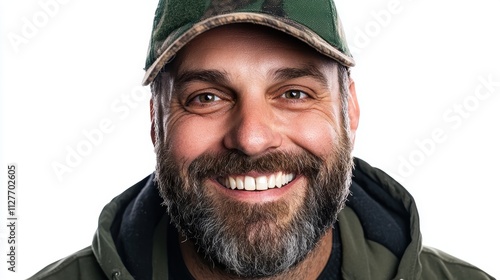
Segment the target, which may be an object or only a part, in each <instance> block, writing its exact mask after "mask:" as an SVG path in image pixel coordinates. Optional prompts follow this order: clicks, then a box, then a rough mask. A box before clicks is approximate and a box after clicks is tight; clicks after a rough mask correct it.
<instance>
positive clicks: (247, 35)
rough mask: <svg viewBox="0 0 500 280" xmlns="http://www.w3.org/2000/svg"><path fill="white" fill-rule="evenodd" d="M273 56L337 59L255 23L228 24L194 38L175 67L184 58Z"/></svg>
mask: <svg viewBox="0 0 500 280" xmlns="http://www.w3.org/2000/svg"><path fill="white" fill-rule="evenodd" d="M236 55H239V56H244V55H248V56H253V57H254V58H255V59H258V58H259V57H264V56H265V55H271V56H272V55H275V56H281V57H284V58H290V59H292V60H297V61H300V60H311V61H315V62H319V63H324V64H334V65H336V64H337V63H336V61H334V60H333V59H331V58H329V57H326V56H324V55H322V54H320V53H319V52H317V51H316V50H315V49H313V48H312V47H310V46H308V45H307V44H305V43H304V42H302V41H300V40H298V39H296V38H294V37H292V36H290V35H288V34H285V33H283V32H281V31H277V30H275V29H272V28H269V27H265V26H261V25H255V24H244V23H243V24H231V25H226V26H220V27H217V28H214V29H211V30H209V31H207V32H205V33H203V34H201V35H199V36H198V37H196V38H194V39H193V40H192V41H191V42H189V43H188V44H187V45H186V46H184V47H183V48H182V49H181V50H180V51H179V53H178V54H177V56H176V59H175V61H176V63H175V64H177V66H179V65H180V64H184V63H185V62H186V61H191V62H195V63H196V64H198V65H199V63H200V62H202V61H200V59H202V60H203V59H208V60H213V59H214V56H216V57H218V58H221V59H222V58H228V59H231V57H232V56H236Z"/></svg>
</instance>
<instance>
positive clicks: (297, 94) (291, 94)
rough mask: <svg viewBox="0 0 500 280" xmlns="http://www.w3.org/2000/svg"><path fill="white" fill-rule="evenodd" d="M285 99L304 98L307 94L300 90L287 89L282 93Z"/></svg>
mask: <svg viewBox="0 0 500 280" xmlns="http://www.w3.org/2000/svg"><path fill="white" fill-rule="evenodd" d="M282 96H283V97H284V98H286V99H304V98H307V97H309V95H308V94H307V93H305V92H303V91H301V90H288V91H286V92H285V93H283V95H282Z"/></svg>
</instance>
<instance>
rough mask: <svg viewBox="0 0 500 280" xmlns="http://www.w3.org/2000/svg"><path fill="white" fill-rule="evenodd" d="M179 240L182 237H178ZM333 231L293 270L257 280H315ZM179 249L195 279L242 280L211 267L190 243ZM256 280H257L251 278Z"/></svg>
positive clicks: (328, 250)
mask: <svg viewBox="0 0 500 280" xmlns="http://www.w3.org/2000/svg"><path fill="white" fill-rule="evenodd" d="M179 239H180V240H181V239H183V237H181V236H179ZM332 242H333V230H332V229H329V230H328V231H327V232H326V233H325V235H323V237H321V239H320V240H319V242H318V244H316V246H315V247H314V249H313V250H312V251H311V252H309V254H308V255H307V257H306V258H305V259H304V260H303V261H301V262H300V263H298V264H297V265H296V266H294V267H293V268H291V269H289V270H287V271H285V272H284V273H282V274H280V275H275V276H271V277H267V278H258V279H265V280H275V279H276V280H277V279H305V280H308V279H311V280H312V279H317V278H318V276H319V275H320V274H321V272H322V271H323V269H324V268H325V266H326V264H327V262H328V259H329V258H330V254H331V251H332ZM180 248H181V253H182V258H183V259H184V263H185V264H186V267H187V268H188V270H189V272H190V273H191V275H192V276H193V277H194V278H195V279H220V280H223V279H244V278H241V277H238V276H236V275H232V274H229V273H227V272H226V271H224V270H222V269H219V268H217V267H213V265H211V264H210V263H208V262H207V261H206V260H205V259H204V258H203V257H202V256H200V255H199V254H198V253H197V250H196V248H195V246H194V244H193V243H192V242H191V241H190V240H187V241H185V242H184V241H182V242H180ZM252 279H257V278H252Z"/></svg>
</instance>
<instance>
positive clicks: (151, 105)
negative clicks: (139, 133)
mask: <svg viewBox="0 0 500 280" xmlns="http://www.w3.org/2000/svg"><path fill="white" fill-rule="evenodd" d="M149 117H150V119H151V142H153V146H156V129H155V109H154V103H153V98H151V99H150V100H149Z"/></svg>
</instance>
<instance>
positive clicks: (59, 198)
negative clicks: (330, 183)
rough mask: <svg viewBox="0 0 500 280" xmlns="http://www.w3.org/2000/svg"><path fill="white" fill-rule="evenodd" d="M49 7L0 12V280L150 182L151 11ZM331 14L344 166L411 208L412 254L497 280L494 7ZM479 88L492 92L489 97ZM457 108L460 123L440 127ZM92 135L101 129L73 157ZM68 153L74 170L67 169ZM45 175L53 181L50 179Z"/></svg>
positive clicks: (128, 6)
mask: <svg viewBox="0 0 500 280" xmlns="http://www.w3.org/2000/svg"><path fill="white" fill-rule="evenodd" d="M54 1H55V0H53V1H52V2H53V3H57V9H56V8H55V7H56V6H52V7H51V9H50V10H49V12H47V11H46V10H44V9H43V8H42V6H43V5H41V4H40V3H47V2H51V1H49V0H39V1H32V0H30V1H27V0H25V1H14V0H1V1H0V5H1V6H0V28H1V33H0V39H1V41H0V42H1V46H0V52H1V57H0V67H1V68H0V92H1V99H0V104H1V153H0V155H1V165H0V166H1V168H2V171H1V172H0V175H1V177H0V179H1V181H0V182H1V186H2V189H1V191H0V199H1V200H0V201H1V204H0V205H1V210H0V213H1V215H0V217H1V221H2V222H1V225H2V226H0V234H1V235H0V237H1V240H0V241H1V243H0V252H1V257H0V264H1V265H0V278H1V279H24V278H26V277H28V276H30V275H32V274H33V273H35V272H36V271H38V270H39V269H41V268H43V267H44V266H45V265H47V264H49V263H50V262H52V261H55V260H57V259H59V258H62V257H64V256H66V255H68V254H70V253H72V252H74V251H76V250H78V249H80V248H83V247H85V246H88V245H89V244H90V243H91V241H92V237H93V233H94V230H95V228H96V225H97V217H98V215H99V213H100V210H101V208H102V207H103V206H104V205H105V204H106V203H107V202H108V201H109V200H110V199H112V198H113V197H114V196H115V195H117V194H119V193H120V192H122V191H123V190H125V189H126V188H127V187H129V186H131V185H132V184H134V183H135V182H137V181H139V180H140V179H142V178H143V177H145V176H146V175H148V174H149V173H150V172H152V171H153V168H154V161H155V159H154V153H153V147H152V145H151V142H150V137H149V109H148V104H149V94H148V93H147V92H148V91H149V89H148V88H141V87H140V84H141V80H142V76H143V70H142V68H143V64H144V60H145V56H146V50H147V43H148V39H149V34H150V28H151V26H152V20H153V14H154V11H155V8H156V0H147V1H119V0H108V1H78V0H65V1H62V0H60V1H59V2H54ZM336 2H337V6H338V9H339V11H340V14H341V18H342V21H343V23H344V26H345V29H346V33H347V37H348V40H349V42H350V44H351V48H352V49H353V52H354V54H355V58H356V61H357V66H356V67H355V68H354V69H353V77H354V79H355V80H356V82H357V91H358V97H359V102H360V106H361V115H362V116H361V123H360V128H359V131H358V135H357V143H356V148H355V152H354V154H355V156H358V157H361V158H363V159H364V160H366V161H368V162H369V163H370V164H371V165H373V166H377V167H379V168H381V169H383V170H384V171H386V172H387V173H389V174H390V175H391V176H393V177H394V178H396V179H397V180H399V181H400V182H401V183H402V184H403V185H404V186H405V187H406V188H407V189H408V190H409V191H410V192H411V193H412V194H413V195H414V197H415V199H416V201H417V206H418V207H419V209H420V217H421V226H422V233H423V236H424V237H423V241H424V244H426V245H430V246H433V247H437V248H439V249H442V250H444V251H446V252H448V253H450V254H453V255H455V256H457V257H460V258H462V259H465V260H467V261H469V262H471V263H473V264H475V265H477V266H479V267H481V268H483V269H484V270H486V271H487V272H489V273H490V274H492V275H493V276H496V277H499V276H500V269H499V266H498V264H499V263H500V257H499V252H500V241H499V238H498V236H500V229H499V227H498V224H499V214H500V206H499V205H500V203H498V194H499V186H500V183H499V181H498V173H497V172H499V167H500V165H499V164H498V161H499V158H500V148H499V144H498V143H500V135H499V120H500V110H499V108H500V85H499V83H500V64H499V62H500V55H499V50H500V40H499V36H498V27H499V26H500V17H498V11H499V10H500V4H499V3H498V1H496V0H478V1H474V2H471V1H452V0H443V1H431V0H413V1H412V0H370V1H368V0H337V1H336ZM437 2H439V3H437ZM44 15H45V16H44ZM31 24H33V26H30V25H31ZM481 79H484V80H488V79H489V80H491V81H494V83H496V85H495V86H493V87H490V92H488V91H486V90H485V88H481V87H482V83H481ZM496 81H498V82H496ZM476 89H479V91H478V92H479V93H482V94H483V95H480V97H481V100H480V99H478V97H476V96H475V95H474V93H475V92H476ZM464 104H465V105H466V106H465V109H464V110H465V112H464V115H459V114H458V113H457V111H454V110H457V109H456V108H459V107H457V106H463V105H464ZM444 115H446V116H447V117H448V118H445V117H444ZM103 121H104V122H108V124H107V126H110V127H111V128H109V127H107V128H106V127H105V129H104V130H105V131H104V132H101V133H102V137H101V138H99V137H98V138H95V141H94V144H91V145H90V146H89V145H87V146H85V145H86V143H87V144H88V143H89V142H88V140H86V139H87V138H86V136H85V133H87V134H88V133H92V132H95V130H96V129H99V128H100V125H101V122H103ZM105 126H106V125H105ZM436 130H438V131H441V136H440V137H438V138H437V140H432V141H433V142H432V143H433V144H431V143H430V141H431V140H428V139H431V138H432V135H433V134H434V133H435V131H436ZM426 139H427V140H426ZM86 141H87V142H86ZM418 143H420V145H419V144H418ZM422 143H424V144H422ZM82 145H83V146H82ZM78 147H79V148H80V150H81V151H84V153H85V155H84V156H82V157H81V158H80V159H79V160H76V158H75V157H74V155H72V156H73V157H71V156H70V155H71V152H70V151H72V150H73V151H74V150H77V148H78ZM82 149H83V150H82ZM68 159H70V163H71V165H72V166H69V164H68V162H67V160H68ZM405 161H408V163H406V165H405V166H403V165H402V164H403V162H405ZM10 163H16V164H17V167H18V188H17V202H18V204H17V205H16V206H17V208H16V210H17V217H18V219H19V220H18V228H17V230H18V231H17V242H18V251H17V254H18V259H17V267H16V268H17V271H18V272H17V273H16V274H13V273H10V272H8V271H7V268H6V245H7V241H6V239H5V238H6V237H7V228H6V227H5V226H4V225H3V224H4V223H6V216H5V215H6V208H7V207H6V201H7V198H6V189H7V187H6V178H5V175H6V172H7V170H6V166H7V164H10ZM57 164H60V166H62V165H65V166H67V167H68V169H67V170H65V171H67V172H63V174H60V176H59V177H60V178H58V175H57V174H56V172H55V171H54V165H57ZM410 164H411V166H409V165H410ZM60 166H59V167H60Z"/></svg>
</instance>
